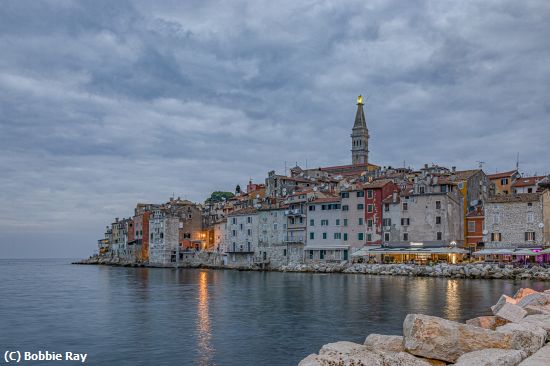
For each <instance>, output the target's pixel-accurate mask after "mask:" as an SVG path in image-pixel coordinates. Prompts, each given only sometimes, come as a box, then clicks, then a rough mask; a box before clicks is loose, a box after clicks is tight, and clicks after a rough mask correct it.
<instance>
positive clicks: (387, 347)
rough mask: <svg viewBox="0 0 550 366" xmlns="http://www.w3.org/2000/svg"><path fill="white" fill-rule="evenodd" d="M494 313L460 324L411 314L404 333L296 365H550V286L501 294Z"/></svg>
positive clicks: (340, 346) (333, 347)
mask: <svg viewBox="0 0 550 366" xmlns="http://www.w3.org/2000/svg"><path fill="white" fill-rule="evenodd" d="M491 310H492V312H493V315H492V316H482V317H478V318H474V319H471V320H468V321H466V323H465V324H463V323H458V322H454V321H450V320H446V319H442V318H438V317H434V316H428V315H422V314H409V315H407V317H406V318H405V321H404V322H403V335H402V336H394V335H381V334H371V335H369V336H368V337H367V338H366V340H365V342H364V344H357V343H352V342H336V343H330V344H327V345H324V346H323V347H322V348H321V350H320V351H319V354H311V355H309V356H308V357H306V358H305V359H303V360H302V361H301V362H300V363H299V366H329V365H331V366H352V365H353V366H358V365H362V366H405V365H406V366H409V365H410V366H430V365H456V366H474V365H475V366H497V365H498V366H516V365H520V366H542V365H550V343H547V342H548V340H549V339H550V290H547V291H545V292H537V291H534V290H532V289H521V290H519V291H518V292H517V293H516V294H515V295H514V296H513V297H510V296H506V295H503V296H502V297H501V298H500V299H499V301H498V302H497V303H496V304H495V305H494V306H492V307H491Z"/></svg>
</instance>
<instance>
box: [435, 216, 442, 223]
mask: <svg viewBox="0 0 550 366" xmlns="http://www.w3.org/2000/svg"><path fill="white" fill-rule="evenodd" d="M435 224H436V225H441V216H436V217H435Z"/></svg>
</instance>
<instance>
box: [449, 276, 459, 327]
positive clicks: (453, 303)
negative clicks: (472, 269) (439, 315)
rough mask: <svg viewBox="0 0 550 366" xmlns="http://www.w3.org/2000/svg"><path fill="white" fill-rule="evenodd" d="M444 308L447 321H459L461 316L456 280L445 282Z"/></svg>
mask: <svg viewBox="0 0 550 366" xmlns="http://www.w3.org/2000/svg"><path fill="white" fill-rule="evenodd" d="M446 301H447V304H446V307H445V315H446V317H447V318H449V319H459V318H460V316H461V315H462V314H461V313H460V296H459V293H458V280H455V279H449V280H448V281H447V292H446Z"/></svg>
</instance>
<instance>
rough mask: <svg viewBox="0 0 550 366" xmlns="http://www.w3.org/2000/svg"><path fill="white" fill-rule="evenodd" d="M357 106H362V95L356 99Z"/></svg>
mask: <svg viewBox="0 0 550 366" xmlns="http://www.w3.org/2000/svg"><path fill="white" fill-rule="evenodd" d="M357 104H363V96H362V95H360V96H358V97H357Z"/></svg>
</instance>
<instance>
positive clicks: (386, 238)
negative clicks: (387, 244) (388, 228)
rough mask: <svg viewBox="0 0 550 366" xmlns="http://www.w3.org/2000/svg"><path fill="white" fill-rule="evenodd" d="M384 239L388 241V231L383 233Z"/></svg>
mask: <svg viewBox="0 0 550 366" xmlns="http://www.w3.org/2000/svg"><path fill="white" fill-rule="evenodd" d="M384 241H390V233H384Z"/></svg>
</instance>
